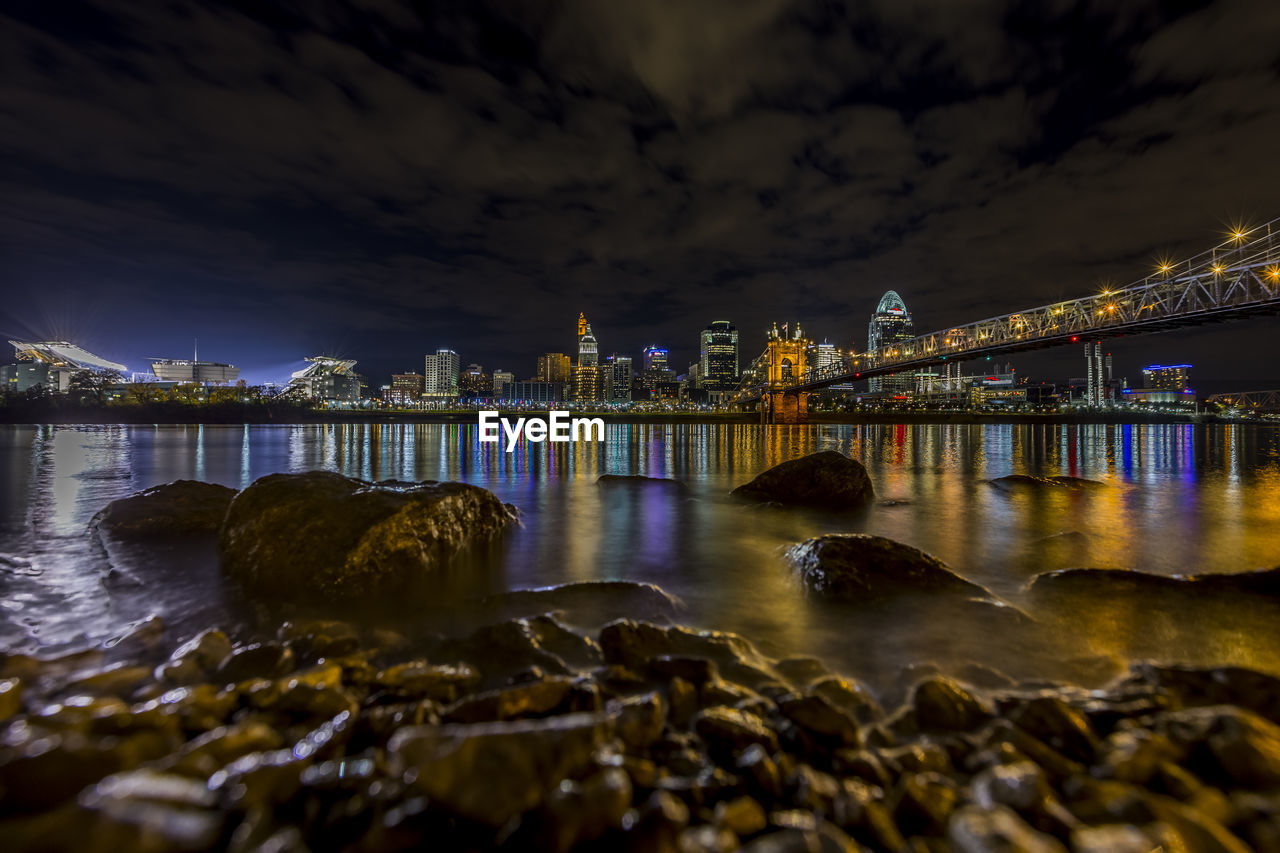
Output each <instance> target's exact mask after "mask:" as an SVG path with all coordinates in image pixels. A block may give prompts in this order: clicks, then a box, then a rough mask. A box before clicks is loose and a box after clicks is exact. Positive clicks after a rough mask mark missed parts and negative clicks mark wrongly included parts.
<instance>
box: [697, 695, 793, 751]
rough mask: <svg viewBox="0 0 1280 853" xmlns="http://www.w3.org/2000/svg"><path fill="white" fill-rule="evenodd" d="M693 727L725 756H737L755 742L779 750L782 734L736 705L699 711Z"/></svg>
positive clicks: (767, 748)
mask: <svg viewBox="0 0 1280 853" xmlns="http://www.w3.org/2000/svg"><path fill="white" fill-rule="evenodd" d="M693 728H694V731H696V732H697V733H698V735H699V736H700V737H701V738H702V739H703V740H705V741H706V742H707V745H708V747H709V748H710V749H711V750H712V751H713V752H717V753H719V754H721V755H724V756H729V757H732V756H735V755H737V754H738V753H740V752H742V750H744V749H746V748H747V747H748V746H751V745H752V744H758V745H760V746H762V747H764V748H765V749H766V750H767V751H768V752H776V751H777V749H778V736H777V735H776V734H774V733H773V731H772V730H771V729H770V728H768V727H767V726H766V725H765V724H764V723H762V722H761V721H760V720H759V718H757V717H755V716H753V715H751V714H747V713H744V712H742V711H738V710H735V709H733V708H724V707H715V708H706V709H704V710H702V711H699V712H698V713H697V714H696V715H694V718H693Z"/></svg>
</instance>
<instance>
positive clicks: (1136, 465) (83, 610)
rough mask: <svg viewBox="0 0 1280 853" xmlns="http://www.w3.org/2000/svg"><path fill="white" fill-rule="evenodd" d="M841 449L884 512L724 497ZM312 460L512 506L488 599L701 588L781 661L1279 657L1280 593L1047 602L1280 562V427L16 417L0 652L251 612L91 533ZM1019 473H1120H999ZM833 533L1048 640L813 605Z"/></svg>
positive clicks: (972, 620) (945, 617)
mask: <svg viewBox="0 0 1280 853" xmlns="http://www.w3.org/2000/svg"><path fill="white" fill-rule="evenodd" d="M827 449H834V450H839V451H841V452H843V453H846V454H848V455H849V456H851V457H853V458H855V459H858V460H860V461H861V462H862V463H863V464H864V465H866V467H867V469H868V471H869V473H870V476H871V478H872V481H873V482H874V484H875V488H876V492H877V503H876V504H875V505H874V506H873V507H872V508H871V509H870V510H869V511H866V512H862V513H853V514H850V513H840V514H836V513H826V512H817V511H807V510H796V509H777V508H761V507H754V506H747V505H743V504H741V503H738V502H736V501H734V500H731V499H729V498H728V496H727V495H728V492H729V491H730V489H732V488H733V487H734V486H736V485H738V484H741V483H744V482H746V481H747V480H749V479H750V478H751V477H753V476H754V475H756V474H757V473H759V472H760V471H762V470H764V469H766V468H768V467H769V466H771V465H774V464H777V463H778V462H781V461H784V460H786V459H791V458H795V457H797V456H800V455H803V454H806V453H812V452H815V451H819V450H827ZM313 469H326V470H332V471H338V472H341V473H343V474H347V475H350V476H353V477H359V478H363V479H366V480H381V479H398V480H430V479H435V480H462V481H465V482H469V483H473V484H475V485H478V486H483V487H485V488H487V489H490V490H492V491H493V492H495V493H497V494H498V495H499V496H500V497H501V498H502V499H503V500H504V501H508V502H510V503H512V504H514V505H516V506H517V507H518V508H519V509H520V511H521V513H522V517H523V525H522V527H521V528H520V529H519V530H517V531H515V532H514V533H512V534H510V535H509V536H508V537H507V540H506V541H505V543H504V547H503V550H502V553H501V555H500V557H499V558H498V559H499V561H500V565H497V566H494V567H493V571H492V572H489V573H487V574H486V575H485V576H484V578H483V581H482V587H483V588H480V589H476V590H475V592H476V593H477V594H479V593H484V592H492V591H500V590H505V589H524V588H532V587H541V586H546V585H551V584H559V583H565V582H570V581H585V580H600V579H620V580H633V581H645V582H650V583H654V584H657V585H659V586H661V587H662V588H663V589H665V590H667V591H668V592H671V593H673V594H675V595H677V596H679V597H680V598H681V599H683V600H684V602H685V603H686V605H687V611H686V613H685V615H684V616H683V617H682V620H683V621H685V622H687V623H689V624H691V625H694V626H697V627H703V628H716V629H725V630H734V631H739V632H741V633H743V634H745V635H747V636H748V637H750V638H751V639H752V640H753V641H754V642H756V643H757V644H758V645H759V646H760V647H761V648H763V649H764V650H765V651H767V652H769V653H771V654H790V653H811V654H817V655H820V656H822V657H824V658H826V659H827V660H828V661H829V662H832V663H833V665H835V666H837V667H838V668H840V669H842V670H845V671H847V672H849V673H850V674H853V675H856V676H858V677H861V678H864V679H865V680H867V681H868V682H869V683H871V684H872V685H875V686H876V687H877V688H878V689H879V690H881V691H882V692H892V691H893V689H894V685H896V684H899V683H900V682H902V681H903V679H904V675H903V673H904V671H906V672H908V673H916V672H920V671H923V670H922V669H921V667H922V666H923V667H925V668H926V669H927V668H929V667H932V666H937V667H938V668H940V669H942V670H944V671H951V672H958V673H963V672H965V671H970V672H972V671H973V670H974V668H975V666H976V667H982V668H986V667H990V668H993V669H995V670H999V671H1002V672H1007V673H1010V674H1012V675H1014V676H1016V677H1018V678H1020V679H1021V678H1045V679H1064V680H1069V681H1076V682H1081V683H1086V684H1088V683H1091V682H1099V681H1101V680H1104V679H1105V678H1107V677H1110V676H1111V675H1114V674H1115V673H1116V672H1118V671H1119V670H1120V668H1122V667H1123V665H1125V664H1126V663H1127V661H1129V660H1131V659H1134V658H1157V659H1162V660H1169V661H1187V662H1193V663H1236V664H1241V665H1246V666H1252V667H1254V668H1258V669H1264V670H1270V671H1277V670H1278V669H1280V628H1277V627H1276V626H1277V624H1280V623H1278V622H1277V620H1276V616H1277V614H1276V610H1275V606H1276V605H1275V604H1274V602H1271V601H1261V600H1260V601H1257V602H1251V601H1247V600H1246V601H1240V600H1234V599H1233V600H1231V601H1229V602H1226V601H1217V600H1204V599H1203V598H1197V597H1196V596H1186V597H1184V598H1182V599H1176V600H1171V601H1163V600H1162V601H1160V602H1158V606H1156V603H1152V604H1151V606H1148V605H1147V604H1146V603H1144V602H1141V601H1137V602H1135V601H1132V600H1128V599H1126V600H1121V599H1117V598H1114V597H1112V596H1108V595H1105V594H1102V593H1100V594H1099V596H1098V600H1097V601H1094V602H1091V603H1089V604H1088V605H1087V606H1081V607H1078V612H1073V613H1068V614H1065V615H1064V614H1061V613H1057V614H1054V615H1053V618H1052V619H1050V618H1047V617H1045V616H1044V614H1041V613H1038V612H1037V610H1036V606H1035V602H1034V601H1031V600H1029V598H1028V595H1027V591H1026V587H1027V584H1028V583H1029V582H1030V581H1031V580H1032V579H1033V578H1034V577H1035V576H1036V575H1037V574H1039V573H1041V572H1045V571H1050V570H1055V569H1061V568H1067V567H1108V568H1123V569H1136V570H1141V571H1145V572H1151V573H1157V574H1163V575H1176V574H1191V573H1203V572H1227V573H1229V572H1238V571H1242V570H1246V569H1253V568H1259V567H1271V566H1277V565H1280V430H1277V429H1274V428H1269V427H1252V426H1250V427H1243V426H1191V425H1141V426H1124V425H1106V426H1103V425H1099V426H1089V425H1084V426H1081V425H1058V426H1055V425H1034V426H1026V425H936V424H935V425H901V426H892V425H889V426H884V425H811V426H793V427H787V426H772V427H763V426H756V425H725V424H716V425H698V424H675V425H670V424H663V425H643V424H640V425H636V424H617V425H610V426H609V427H608V428H607V435H606V439H605V441H603V442H598V443H577V444H556V445H552V444H536V445H523V446H521V447H518V448H517V449H516V451H515V452H512V453H506V452H504V451H503V450H502V449H501V447H499V446H496V445H493V444H483V445H482V444H480V443H479V442H477V440H476V431H475V427H472V426H459V425H440V424H372V425H370V424H356V425H297V426H284V425H282V426H243V427H242V426H83V427H75V426H8V427H0V489H2V490H3V491H0V502H2V504H0V509H2V512H0V552H3V555H0V588H2V589H3V601H2V602H0V603H2V609H0V650H23V651H54V650H63V649H71V648H77V647H83V646H85V645H88V644H96V643H101V642H103V641H104V640H107V639H108V638H111V637H113V636H115V635H117V634H118V633H120V632H121V631H122V630H124V629H125V628H126V627H127V626H128V625H130V624H131V623H134V622H137V621H138V620H140V619H144V618H146V617H148V616H150V615H152V614H158V615H160V616H161V617H162V618H163V619H164V620H165V623H166V624H167V625H168V626H169V630H170V631H171V632H172V633H173V634H174V636H175V637H182V636H187V635H189V634H190V633H192V632H193V631H194V630H196V629H198V628H202V627H206V625H207V624H209V623H211V622H224V623H225V622H232V623H234V622H235V621H236V620H237V619H239V618H240V614H238V613H236V612H235V610H234V606H233V605H232V604H231V603H230V602H229V601H228V599H227V596H226V594H225V589H224V584H223V583H222V582H221V580H220V576H219V572H218V567H217V560H216V555H215V553H214V550H213V548H212V545H211V543H208V542H194V543H186V544H183V543H177V544H170V545H167V546H164V547H163V548H158V549H157V548H132V549H131V548H126V547H111V548H104V547H103V546H102V544H101V543H100V542H99V540H98V539H97V538H96V537H93V536H90V535H89V534H88V533H87V528H88V525H89V522H90V520H91V518H92V516H93V514H94V513H95V512H97V511H98V510H99V509H101V508H102V507H103V506H104V505H106V504H107V503H108V502H109V501H111V500H114V499H116V498H120V497H124V496H126V495H128V494H130V493H132V492H135V491H138V490H140V489H143V488H146V487H148V486H152V485H156V484H159V483H164V482H168V481H171V480H175V479H180V478H189V479H196V480H203V481H208V482H214V483H221V484H224V485H228V486H232V487H235V488H243V487H245V486H247V485H248V484H249V483H251V482H252V481H253V480H255V479H257V478H258V477H262V476H264V475H266V474H270V473H274V472H288V471H306V470H313ZM605 473H614V474H643V475H647V476H650V477H670V478H676V479H680V480H682V481H684V482H685V483H686V484H687V486H688V492H687V493H685V494H680V493H677V492H675V491H674V490H670V489H660V488H658V489H654V488H649V489H601V488H600V487H598V486H597V485H596V480H597V478H598V477H599V476H600V475H602V474H605ZM1015 473H1024V474H1032V475H1036V476H1053V475H1069V476H1073V477H1083V478H1088V479H1091V480H1096V481H1099V482H1101V483H1103V484H1104V486H1102V487H1099V488H1093V489H1085V490H1072V489H1063V488H1029V489H1001V488H998V487H996V486H993V485H992V484H991V483H989V482H987V481H989V480H991V479H992V478H996V477H1000V476H1003V475H1006V474H1015ZM836 532H868V533H875V534H879V535H882V536H887V537H890V538H892V539H896V540H900V541H902V542H906V543H908V544H911V545H914V546H916V547H918V548H921V549H923V550H925V551H927V552H929V553H931V554H934V555H935V556H937V557H938V558H939V559H941V560H943V561H944V562H946V563H947V564H948V565H949V566H951V567H952V568H953V569H955V570H956V571H957V572H959V573H960V574H962V575H963V576H965V577H966V578H969V579H970V580H973V581H975V582H977V583H980V584H982V585H984V586H986V587H987V588H989V589H990V590H992V591H993V592H994V593H995V594H997V595H999V596H1001V597H1003V598H1004V599H1005V600H1007V601H1009V602H1010V603H1012V604H1014V605H1016V606H1019V607H1023V608H1024V609H1025V610H1026V612H1027V613H1028V614H1029V616H1030V617H1032V618H1033V619H1036V620H1037V621H1039V622H1041V623H1043V624H1042V625H1041V627H1040V629H1039V630H1038V633H1037V634H1036V636H1035V638H1034V639H1033V640H1031V641H1028V640H1026V639H1025V637H1023V636H1022V635H1021V634H1019V635H1018V636H1017V637H1015V636H1014V635H1012V634H1009V633H1008V632H1006V631H1005V630H1004V629H1003V628H1002V627H1001V626H1000V625H999V624H993V623H991V622H990V620H989V618H988V617H985V616H983V615H981V614H975V613H969V612H967V611H956V610H953V609H949V608H941V607H937V606H932V605H931V604H930V603H928V602H924V603H921V602H916V601H909V602H908V601H904V602H901V603H899V604H891V605H883V606H879V607H876V608H866V607H863V608H855V607H832V606H830V605H823V604H820V603H815V602H812V601H809V600H807V599H806V598H805V597H804V595H803V594H802V592H801V590H799V589H798V588H797V587H796V586H795V585H794V584H793V583H792V582H791V580H790V578H789V575H788V571H787V565H786V562H785V559H784V551H785V549H786V547H787V546H789V545H791V544H793V543H796V542H799V541H801V540H803V539H805V538H806V537H809V536H815V535H819V534H822V533H836ZM1059 534H1066V535H1059Z"/></svg>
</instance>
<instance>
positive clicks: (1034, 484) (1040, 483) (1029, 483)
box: [987, 474, 1106, 491]
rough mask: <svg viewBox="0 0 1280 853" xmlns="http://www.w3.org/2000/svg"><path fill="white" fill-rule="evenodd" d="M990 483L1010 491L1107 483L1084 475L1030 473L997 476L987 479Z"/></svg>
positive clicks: (1067, 487) (1091, 485) (1090, 486)
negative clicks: (1051, 475)
mask: <svg viewBox="0 0 1280 853" xmlns="http://www.w3.org/2000/svg"><path fill="white" fill-rule="evenodd" d="M987 482H988V483H990V484H991V485H993V486H995V487H996V488H997V489H1000V490H1002V491H1008V490H1010V489H1014V488H1024V487H1029V488H1034V489H1043V488H1051V489H1075V490H1080V489H1097V488H1102V487H1103V486H1105V485H1106V483H1101V482H1099V481H1097V480H1087V479H1085V478H1084V477H1068V476H1066V475H1061V476H1057V477H1033V476H1032V475H1030V474H1006V475H1005V476H1003V477H996V478H995V479H993V480H987Z"/></svg>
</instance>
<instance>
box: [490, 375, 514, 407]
mask: <svg viewBox="0 0 1280 853" xmlns="http://www.w3.org/2000/svg"><path fill="white" fill-rule="evenodd" d="M515 381H516V375H515V374H514V373H512V372H511V371H510V370H503V369H502V368H497V369H495V370H494V371H493V396H495V397H497V398H498V399H499V400H506V399H509V398H510V397H511V386H512V385H513V384H514V383H515Z"/></svg>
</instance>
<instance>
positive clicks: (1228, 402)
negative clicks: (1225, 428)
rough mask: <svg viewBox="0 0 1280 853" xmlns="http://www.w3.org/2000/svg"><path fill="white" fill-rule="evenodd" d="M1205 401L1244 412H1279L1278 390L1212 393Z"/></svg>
mask: <svg viewBox="0 0 1280 853" xmlns="http://www.w3.org/2000/svg"><path fill="white" fill-rule="evenodd" d="M1205 402H1208V403H1217V404H1218V405H1221V406H1226V407H1227V408H1228V409H1240V410H1241V411H1246V412H1259V413H1261V412H1268V413H1275V412H1280V391H1242V392H1239V393H1236V394H1214V395H1213V396H1211V397H1208V398H1206V400H1205Z"/></svg>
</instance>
